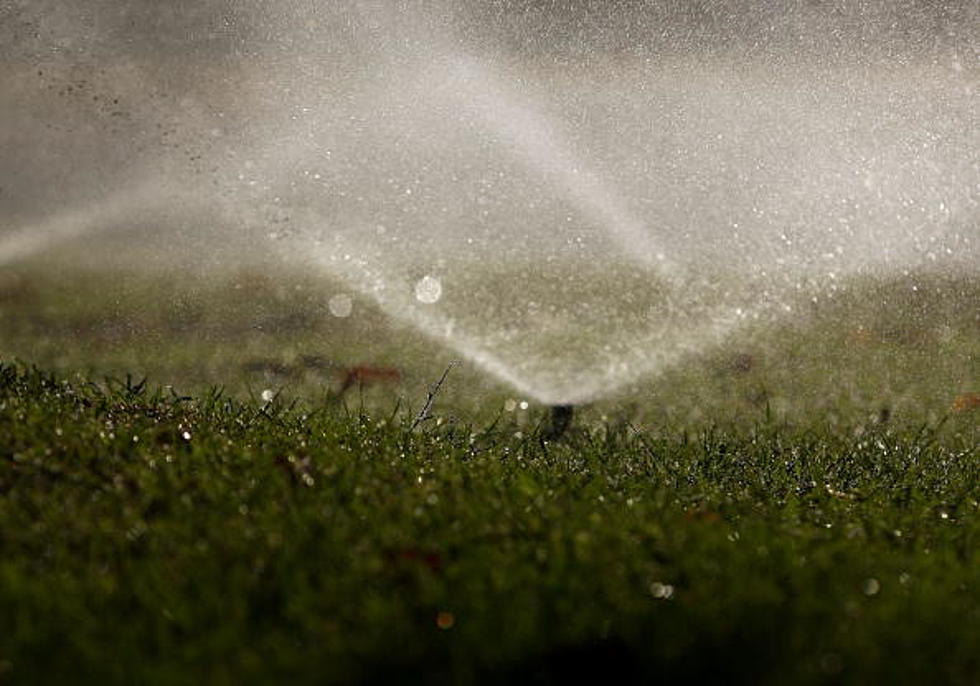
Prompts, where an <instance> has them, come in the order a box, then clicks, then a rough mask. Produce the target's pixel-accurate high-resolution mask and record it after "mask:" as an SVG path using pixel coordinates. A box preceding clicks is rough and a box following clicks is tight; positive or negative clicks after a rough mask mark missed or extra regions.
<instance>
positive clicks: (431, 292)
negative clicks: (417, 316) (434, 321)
mask: <svg viewBox="0 0 980 686" xmlns="http://www.w3.org/2000/svg"><path fill="white" fill-rule="evenodd" d="M441 297H442V282H440V281H439V279H437V278H436V277H434V276H429V275H426V276H423V277H422V278H421V279H419V282H418V283H417V284H415V298H416V299H417V300H418V301H419V302H421V303H425V304H426V305H432V304H433V303H436V302H438V301H439V298H441Z"/></svg>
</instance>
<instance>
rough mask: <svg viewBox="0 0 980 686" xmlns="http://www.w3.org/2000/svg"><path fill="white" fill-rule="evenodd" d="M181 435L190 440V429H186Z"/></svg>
mask: <svg viewBox="0 0 980 686" xmlns="http://www.w3.org/2000/svg"><path fill="white" fill-rule="evenodd" d="M180 437H181V438H183V439H184V440H185V441H189V440H191V432H190V431H185V432H184V433H182V434H181V435H180Z"/></svg>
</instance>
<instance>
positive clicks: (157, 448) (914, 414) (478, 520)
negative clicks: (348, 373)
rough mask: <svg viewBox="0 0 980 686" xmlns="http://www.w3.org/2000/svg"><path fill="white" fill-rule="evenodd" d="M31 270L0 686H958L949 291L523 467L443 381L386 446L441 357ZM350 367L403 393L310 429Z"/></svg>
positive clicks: (493, 407)
mask: <svg viewBox="0 0 980 686" xmlns="http://www.w3.org/2000/svg"><path fill="white" fill-rule="evenodd" d="M54 274H55V273H54V272H52V271H44V272H41V273H38V272H31V271H29V270H26V269H25V270H23V271H20V272H10V271H8V272H7V274H6V275H3V279H0V317H2V320H0V321H2V323H3V327H2V329H0V331H2V333H0V356H2V357H0V359H7V360H10V359H12V358H13V357H15V356H16V357H19V358H21V359H25V360H32V361H36V362H38V363H41V364H42V365H44V366H45V367H46V368H47V369H50V370H56V371H39V370H37V369H34V368H32V367H31V366H30V365H29V364H25V363H12V362H9V361H8V362H4V363H2V364H0V436H2V437H3V438H2V440H0V618H3V622H2V624H3V631H2V632H0V681H2V682H10V683H51V682H60V681H69V682H99V683H133V682H140V683H173V682H187V681H202V682H209V683H270V682H273V683H275V682H281V681H287V680H288V681H294V682H316V683H357V682H362V683H380V682H390V681H396V682H399V683H404V682H408V683H431V682H446V681H448V682H456V683H468V682H484V683H498V682H507V681H518V682H520V681H532V682H536V683H557V682H568V681H570V680H572V679H573V678H576V677H578V678H582V677H584V678H591V679H599V678H606V679H608V678H612V677H613V676H615V675H619V674H622V673H623V672H624V671H625V673H626V674H627V675H629V676H632V677H633V679H634V680H636V681H654V680H661V681H666V682H673V683H705V682H707V683H712V682H715V683H722V682H723V683H803V684H822V683H855V684H858V683H860V684H864V683H949V684H964V685H966V684H974V683H976V682H977V679H978V677H980V657H978V656H980V601H978V583H980V553H978V550H980V545H978V534H980V525H978V507H980V502H978V501H980V459H978V458H980V454H978V453H980V450H978V441H977V428H976V417H977V415H976V411H975V410H970V409H969V408H967V409H964V410H963V411H960V412H952V411H951V407H952V404H953V402H954V399H955V398H956V397H957V396H958V395H962V394H963V393H965V392H968V391H973V390H976V389H975V388H973V387H971V386H970V385H969V384H970V383H971V382H973V383H975V381H976V378H975V370H976V367H975V363H976V351H977V342H976V338H975V336H974V335H973V334H974V333H975V327H976V324H977V321H976V319H975V303H976V299H975V298H974V296H975V295H976V294H977V289H978V285H977V284H976V283H975V282H973V281H969V280H967V281H943V280H942V279H936V280H933V281H928V280H920V282H919V283H920V285H922V284H925V287H923V288H921V289H919V290H917V291H914V292H912V291H910V290H909V289H906V288H904V287H903V286H902V285H901V284H899V285H898V286H895V285H891V286H889V285H884V286H875V287H874V288H872V287H868V288H865V289H864V290H863V291H861V297H858V295H853V296H848V295H844V296H842V297H841V298H838V299H837V300H836V301H835V302H834V303H832V304H831V305H828V306H827V307H826V308H825V309H818V310H816V311H815V312H814V313H813V315H812V316H811V317H810V318H808V319H807V320H805V321H802V320H801V321H797V322H795V323H794V324H793V325H792V326H789V325H787V326H786V327H785V328H784V329H782V330H780V331H778V332H773V331H769V332H757V333H755V334H752V335H747V336H746V337H745V338H743V339H741V340H739V341H736V342H734V343H733V344H732V345H731V346H730V347H728V348H726V349H725V350H718V351H714V352H711V353H709V354H707V355H706V356H704V357H703V358H701V359H698V360H692V361H691V362H690V364H689V365H688V366H686V367H682V368H678V369H676V370H673V371H671V372H668V373H667V374H665V375H663V376H661V377H659V378H657V379H656V380H652V381H638V385H637V387H636V388H633V389H627V390H626V391H624V393H623V394H622V395H621V397H618V398H614V399H610V400H607V401H604V402H598V403H596V404H595V405H593V406H592V407H587V408H582V411H581V412H580V414H579V417H578V424H577V426H576V428H575V429H574V430H573V431H572V432H570V433H569V434H568V435H567V436H566V437H565V439H564V440H562V441H560V442H548V441H544V440H543V439H542V434H541V433H540V431H539V429H538V427H539V426H540V423H541V420H542V419H543V417H544V410H543V409H542V408H536V407H534V406H533V405H532V406H531V407H529V408H528V409H526V410H521V409H520V408H519V407H518V408H516V409H513V410H512V411H507V410H502V409H501V408H502V407H504V403H505V401H507V400H508V399H509V396H510V395H512V393H511V392H510V391H508V390H507V389H505V388H500V387H497V386H495V385H494V384H492V383H491V382H488V381H486V380H485V379H482V378H481V377H480V376H479V374H478V373H477V372H476V371H475V370H472V369H467V368H466V367H465V365H463V366H461V367H460V368H457V369H453V371H452V373H451V374H450V376H449V377H448V379H447V381H446V384H445V385H444V388H443V390H442V391H441V392H440V395H439V398H438V401H439V402H437V403H436V405H435V407H434V409H433V412H434V414H435V418H433V419H432V420H430V421H427V422H424V423H423V424H422V425H421V426H420V427H418V428H417V429H416V430H414V431H413V430H411V422H412V417H413V415H414V412H415V411H417V409H418V407H419V406H420V404H421V402H422V400H424V396H425V388H426V386H427V384H428V383H431V382H432V381H434V380H435V379H437V378H438V377H439V375H440V373H441V371H442V369H443V368H444V365H445V363H446V361H448V359H450V356H449V355H448V354H447V353H443V352H439V351H434V352H433V351H431V350H430V348H431V346H430V344H428V343H427V342H426V341H424V340H421V339H417V338H412V336H411V335H410V333H409V332H404V331H402V332H400V333H396V335H397V344H398V345H397V346H395V345H394V344H393V343H392V341H391V339H385V338H384V337H379V336H377V335H376V334H377V331H378V328H377V327H378V326H380V324H379V322H380V321H381V320H380V319H375V317H378V316H379V315H377V313H372V312H370V311H369V310H367V308H363V316H362V317H361V318H360V319H359V318H351V319H349V320H335V319H332V318H330V317H327V316H322V315H320V314H317V313H318V312H319V310H318V309H317V308H318V307H319V305H317V302H318V300H316V298H313V299H312V300H311V297H312V296H311V294H313V293H317V292H319V291H318V290H317V287H315V286H316V284H311V285H306V284H310V282H305V281H303V279H302V278H299V277H297V278H295V279H293V280H284V281H282V282H276V281H273V280H270V279H265V280H263V279H264V277H262V278H260V277H254V278H250V279H245V278H243V276H242V275H241V274H238V275H233V276H232V277H230V280H229V281H228V282H224V283H223V284H222V283H219V284H218V285H217V286H215V285H213V284H212V285H211V286H207V287H205V285H203V284H197V283H191V284H183V285H178V284H175V283H174V282H173V281H171V280H168V279H165V278H162V277H161V278H159V279H156V280H154V277H145V276H141V277H139V278H136V277H127V278H121V279H117V280H116V282H117V283H124V284H126V286H125V287H124V288H115V289H109V290H108V291H107V289H106V283H108V282H109V281H111V280H112V279H111V278H110V277H107V276H106V275H99V274H95V273H93V274H89V275H88V276H86V275H85V274H81V275H80V274H77V273H74V274H68V275H67V276H64V277H59V276H55V275H54ZM61 278H64V281H59V279H61ZM236 284H240V285H242V288H238V289H236V288H235V285H236ZM249 284H251V285H249ZM256 284H257V285H256ZM297 285H299V286H300V288H296V286H297ZM207 288H210V289H211V290H207ZM875 288H881V289H883V290H880V291H878V290H874V289H875ZM243 289H245V290H246V291H247V292H245V293H242V290H243ZM247 289H251V290H247ZM107 293H108V294H109V295H107ZM854 293H857V291H854ZM912 293H914V295H913V294H912ZM951 294H953V295H955V296H956V297H952V296H951ZM150 303H157V306H148V305H149V304H150ZM215 303H217V305H215V306H210V305H214V304H215ZM866 303H871V305H870V306H869V305H867V304H866ZM882 303H887V304H886V305H883V304H882ZM971 303H972V304H971ZM831 324H832V325H831ZM368 334H371V335H368ZM325 341H326V342H325ZM366 341H367V343H366ZM418 351H422V352H421V353H420V352H418ZM313 355H320V356H321V357H320V358H317V359H318V361H317V362H316V364H314V363H313V361H312V360H313V358H312V357H311V356H313ZM365 359H367V360H369V361H371V362H373V363H378V364H382V363H384V364H393V365H398V366H399V367H400V368H401V369H403V370H404V383H403V386H402V387H400V388H395V389H389V388H385V387H382V388H366V389H365V390H364V392H363V393H362V394H360V395H358V396H355V395H351V396H349V397H348V398H347V399H346V402H336V400H332V399H331V396H330V394H329V392H327V390H326V389H329V388H330V387H331V384H335V377H334V372H335V370H337V369H343V368H344V367H345V365H349V364H353V363H355V362H359V361H364V360H365ZM256 361H258V362H256ZM259 363H261V364H259ZM831 363H833V364H831ZM971 369H972V370H973V376H971V371H970V370H971ZM127 371H133V372H138V373H140V374H144V373H152V374H153V375H154V378H155V379H158V380H159V381H160V382H161V383H168V384H169V383H176V384H177V385H176V390H174V389H172V388H170V387H169V386H166V387H160V388H156V387H153V386H152V385H151V384H150V383H146V382H142V381H137V380H134V378H133V377H127V376H126V372H127ZM106 374H108V375H110V376H109V378H108V379H107V378H106ZM113 377H114V378H116V379H118V380H112V378H113ZM137 378H139V377H137ZM217 381H223V382H224V385H225V387H226V390H224V391H222V390H216V389H215V388H214V387H213V384H214V383H215V382H217ZM266 387H270V388H274V389H275V390H280V389H283V392H282V393H280V395H279V396H278V397H277V398H276V399H274V400H272V401H263V400H262V399H261V398H260V397H259V395H260V394H259V391H260V390H262V389H264V388H266ZM183 389H188V390H183ZM250 390H251V394H250V393H249V391H250ZM464 390H465V392H464ZM804 390H805V392H803V391H804ZM184 393H189V394H190V395H184ZM393 394H394V395H401V396H402V397H403V400H402V403H401V406H399V405H398V403H397V401H396V400H395V398H393V397H392V395H393ZM511 400H513V399H511ZM507 407H510V405H507Z"/></svg>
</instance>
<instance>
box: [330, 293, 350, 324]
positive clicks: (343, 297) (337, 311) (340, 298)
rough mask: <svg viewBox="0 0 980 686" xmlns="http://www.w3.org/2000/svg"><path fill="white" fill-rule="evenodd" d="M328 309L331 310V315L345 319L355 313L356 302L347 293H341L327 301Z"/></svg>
mask: <svg viewBox="0 0 980 686" xmlns="http://www.w3.org/2000/svg"><path fill="white" fill-rule="evenodd" d="M327 307H328V308H329V309H330V314H332V315H333V316H334V317H340V318H341V319H343V318H344V317H349V316H350V315H351V312H353V311H354V300H353V299H352V298H351V297H350V296H349V295H347V294H346V293H340V294H338V295H335V296H333V297H332V298H330V300H328V301H327Z"/></svg>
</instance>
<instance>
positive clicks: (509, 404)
mask: <svg viewBox="0 0 980 686" xmlns="http://www.w3.org/2000/svg"><path fill="white" fill-rule="evenodd" d="M516 407H517V401H516V400H514V399H513V398H507V400H505V401H504V411H505V412H513V411H514V409H515V408H516Z"/></svg>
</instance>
